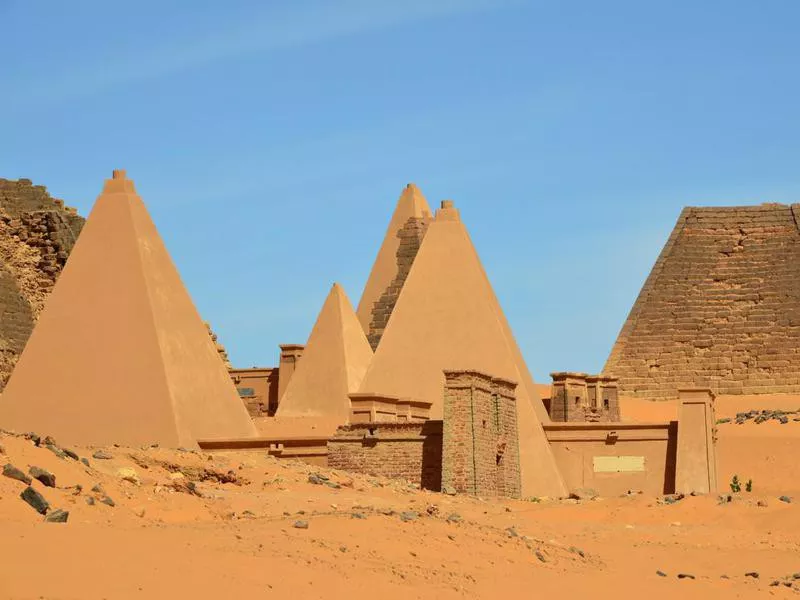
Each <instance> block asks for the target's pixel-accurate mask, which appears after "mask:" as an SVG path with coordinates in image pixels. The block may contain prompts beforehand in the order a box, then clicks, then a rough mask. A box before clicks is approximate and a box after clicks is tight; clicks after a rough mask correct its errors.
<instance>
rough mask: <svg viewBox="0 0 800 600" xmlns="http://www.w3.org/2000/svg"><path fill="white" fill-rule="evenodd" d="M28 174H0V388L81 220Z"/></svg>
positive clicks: (0, 388)
mask: <svg viewBox="0 0 800 600" xmlns="http://www.w3.org/2000/svg"><path fill="white" fill-rule="evenodd" d="M83 221H84V220H83V217H81V216H79V215H78V213H77V211H76V210H75V209H74V208H70V207H67V206H64V202H63V201H62V200H59V199H57V198H52V197H51V196H50V195H49V194H48V193H47V190H46V189H45V188H44V187H43V186H40V185H32V183H31V182H30V180H28V179H20V180H18V181H9V180H7V179H0V391H2V389H3V388H4V387H5V384H6V382H7V381H8V378H9V377H10V375H11V371H12V370H13V368H14V365H15V364H16V362H17V360H18V358H19V355H20V354H21V353H22V350H23V348H24V347H25V344H26V342H27V341H28V338H29V337H30V334H31V331H33V326H34V324H35V323H36V320H37V319H38V317H39V314H40V313H41V311H42V307H43V306H44V301H45V299H46V297H47V295H48V294H49V293H50V290H51V289H52V288H53V285H54V284H55V282H56V279H57V278H58V275H59V274H60V273H61V270H62V269H63V267H64V264H65V263H66V261H67V257H68V256H69V253H70V251H71V250H72V247H73V245H74V244H75V240H76V239H77V237H78V234H79V233H80V231H81V227H82V226H83Z"/></svg>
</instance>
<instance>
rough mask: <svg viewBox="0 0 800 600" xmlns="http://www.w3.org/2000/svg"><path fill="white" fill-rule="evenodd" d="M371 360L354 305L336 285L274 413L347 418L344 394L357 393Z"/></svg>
mask: <svg viewBox="0 0 800 600" xmlns="http://www.w3.org/2000/svg"><path fill="white" fill-rule="evenodd" d="M371 360H372V348H370V346H369V342H367V338H366V336H365V335H364V330H363V329H362V328H361V324H360V323H359V322H358V319H357V318H356V313H355V312H354V311H353V306H352V305H351V304H350V300H348V299H347V296H346V295H345V293H344V290H343V289H342V287H341V286H340V285H339V284H338V283H337V284H334V285H333V287H332V288H331V291H330V293H329V294H328V298H327V299H326V300H325V304H324V305H323V306H322V310H321V311H320V313H319V317H317V322H316V323H315V324H314V328H313V329H312V331H311V335H310V336H309V338H308V343H307V344H306V347H305V350H304V351H303V360H301V361H300V362H299V363H298V365H297V369H296V370H295V372H294V374H293V375H292V378H291V379H290V380H289V385H288V387H287V388H286V391H285V392H284V394H283V397H282V398H281V400H280V402H279V404H278V411H277V413H276V416H278V417H336V418H338V419H340V422H341V423H346V422H348V421H349V419H350V398H349V397H348V394H350V393H352V392H356V391H358V388H359V386H360V385H361V380H362V379H363V378H364V373H366V371H367V367H368V366H369V363H370V361H371Z"/></svg>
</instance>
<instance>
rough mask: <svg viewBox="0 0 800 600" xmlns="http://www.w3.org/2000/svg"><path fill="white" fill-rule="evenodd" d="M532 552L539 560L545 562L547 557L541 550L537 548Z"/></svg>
mask: <svg viewBox="0 0 800 600" xmlns="http://www.w3.org/2000/svg"><path fill="white" fill-rule="evenodd" d="M534 554H535V555H536V558H538V559H539V560H540V561H541V562H547V558H545V556H544V554H542V551H541V550H537V551H536V552H534Z"/></svg>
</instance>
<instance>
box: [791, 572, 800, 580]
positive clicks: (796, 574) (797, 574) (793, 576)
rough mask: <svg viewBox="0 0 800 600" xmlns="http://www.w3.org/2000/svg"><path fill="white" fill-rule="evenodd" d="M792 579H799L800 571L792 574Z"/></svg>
mask: <svg viewBox="0 0 800 600" xmlns="http://www.w3.org/2000/svg"><path fill="white" fill-rule="evenodd" d="M792 579H800V573H794V574H792Z"/></svg>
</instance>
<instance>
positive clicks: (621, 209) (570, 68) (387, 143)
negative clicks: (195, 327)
mask: <svg viewBox="0 0 800 600" xmlns="http://www.w3.org/2000/svg"><path fill="white" fill-rule="evenodd" d="M0 23H2V24H3V35H2V36H0V81H2V87H0V119H1V122H2V129H0V131H1V132H2V133H1V134H0V177H6V178H17V177H28V178H30V179H32V180H34V182H35V183H39V184H43V185H46V186H47V187H48V189H49V190H50V192H51V193H52V194H54V195H55V196H57V197H61V198H64V199H65V200H66V201H67V202H68V203H69V204H71V205H73V206H76V207H78V209H79V211H80V212H81V213H82V214H84V215H85V214H88V211H89V209H90V208H91V205H92V203H93V202H94V199H95V198H96V196H97V194H98V193H99V191H100V189H101V186H102V182H103V179H104V178H106V177H108V176H109V174H110V172H111V170H112V169H113V168H125V169H127V171H128V174H129V176H130V177H132V178H133V179H134V180H135V181H136V184H137V188H138V190H139V192H140V194H141V195H142V197H143V198H144V200H145V202H146V203H147V205H148V207H149V209H150V212H151V214H152V216H153V218H154V220H155V222H156V224H157V226H158V227H159V230H160V232H161V234H162V236H163V238H164V240H165V242H166V243H167V246H168V248H169V250H170V251H171V253H172V256H173V259H174V260H175V262H176V264H177V265H178V268H179V270H180V271H181V274H182V276H183V279H184V281H185V282H186V284H187V286H188V288H189V290H190V292H191V293H192V295H193V298H194V300H195V303H196V304H197V306H198V308H199V310H200V312H201V313H202V315H203V316H204V318H206V319H207V320H209V321H211V322H212V324H213V326H214V328H215V329H216V330H217V332H218V333H219V335H220V338H221V341H222V342H223V343H225V345H226V346H227V348H228V351H229V354H230V355H231V357H232V359H233V362H234V363H235V364H236V365H237V366H252V365H271V364H275V362H276V360H277V345H278V344H279V343H287V342H303V341H304V340H305V339H306V337H307V336H308V333H309V331H310V329H311V326H312V324H313V321H314V319H315V317H316V314H317V311H318V310H319V308H320V306H321V304H322V302H323V300H324V298H325V295H326V294H327V292H328V289H329V287H330V285H331V283H332V282H333V281H339V282H341V283H342V285H343V286H344V288H345V290H346V291H347V293H348V294H349V296H350V298H351V300H352V302H353V304H356V303H357V302H358V298H359V296H360V294H361V289H362V287H363V285H364V282H365V280H366V277H367V275H368V273H369V268H370V266H371V264H372V260H373V259H374V256H375V254H376V252H377V249H378V245H379V243H380V241H381V239H382V237H383V234H384V231H385V227H386V224H387V223H388V219H389V217H390V215H391V211H392V210H393V208H394V203H395V202H396V199H397V197H398V195H399V194H400V192H401V190H402V188H403V186H404V185H405V184H406V183H407V182H409V181H414V182H415V183H417V184H418V185H419V186H420V187H421V188H422V190H423V193H424V194H425V195H426V196H427V198H428V200H429V201H430V202H431V204H438V202H439V201H440V200H442V199H445V198H450V199H453V200H455V202H456V205H457V206H458V207H459V208H460V209H461V214H462V219H463V220H464V221H465V223H466V224H467V227H468V228H469V230H470V233H471V235H472V238H473V241H474V242H475V245H476V247H477V249H478V252H479V253H480V255H481V257H482V259H483V261H484V264H485V266H486V269H487V271H488V273H489V277H490V279H491V280H492V282H493V284H494V286H495V289H496V292H497V295H498V297H499V298H500V301H501V303H502V305H503V307H504V309H505V310H506V313H507V315H508V318H509V320H510V322H511V324H512V327H513V328H514V331H515V334H516V337H517V339H518V341H519V343H520V346H521V347H522V349H523V352H524V353H525V356H526V358H527V360H528V364H529V366H530V368H531V371H532V372H533V374H534V377H535V378H536V379H537V380H539V381H548V380H549V377H548V374H549V372H551V371H554V370H585V371H599V370H600V369H601V368H602V365H603V363H604V361H605V358H606V356H607V355H608V352H609V350H610V348H611V345H612V344H613V342H614V339H615V337H616V335H617V333H618V331H619V328H620V327H621V325H622V323H623V321H624V319H625V317H626V315H627V313H628V310H629V309H630V307H631V305H632V303H633V301H634V299H635V297H636V294H637V293H638V291H639V288H640V287H641V284H642V282H643V281H644V278H645V277H646V276H647V273H648V271H649V269H650V267H651V265H652V263H653V261H654V260H655V258H656V256H657V255H658V253H659V251H660V249H661V247H662V245H663V243H664V242H665V240H666V238H667V236H668V234H669V232H670V230H671V229H672V227H673V225H674V223H675V220H676V218H677V216H678V213H679V212H680V209H681V207H683V206H684V205H725V204H750V203H759V202H792V201H800V102H798V98H799V97H800V77H799V76H798V73H800V38H799V37H798V36H797V31H798V27H800V3H798V2H797V1H796V0H784V1H780V0H762V1H760V2H750V1H743V0H726V1H716V0H706V1H704V2H696V1H691V2H690V1H672V2H658V1H654V2H642V1H641V0H637V1H616V0H605V1H603V2H597V1H596V0H585V1H572V0H559V1H555V0H553V1H524V0H520V1H514V0H510V1H507V2H504V1H502V0H494V1H491V0H474V1H473V0H462V1H460V2H457V1H454V0H427V1H419V0H406V1H404V2H389V1H382V0H372V1H361V2H358V1H343V2H338V1H333V0H331V1H327V2H319V1H306V0H301V1H293V2H281V3H278V2H266V1H262V2H255V1H252V2H243V1H238V2H237V1H233V0H231V1H228V2H225V3H222V2H218V3H214V2H206V3H202V2H197V1H196V0H192V1H177V0H175V1H165V0H160V1H158V2H155V1H151V0H139V1H138V2H135V3H133V2H129V3H121V2H120V3H109V2H99V1H76V2H61V1H60V0H59V1H55V0H54V1H51V2H47V1H35V0H30V1H29V0H0Z"/></svg>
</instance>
